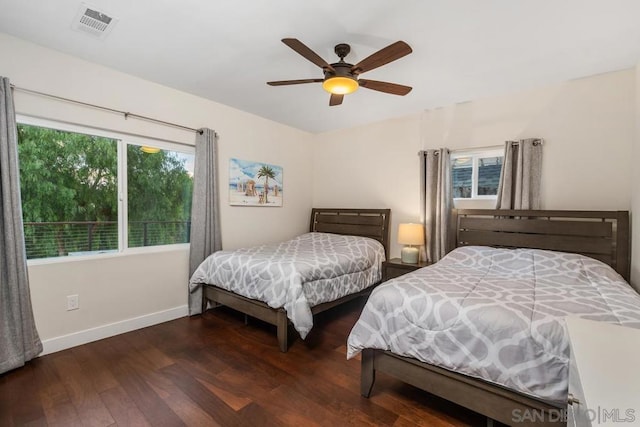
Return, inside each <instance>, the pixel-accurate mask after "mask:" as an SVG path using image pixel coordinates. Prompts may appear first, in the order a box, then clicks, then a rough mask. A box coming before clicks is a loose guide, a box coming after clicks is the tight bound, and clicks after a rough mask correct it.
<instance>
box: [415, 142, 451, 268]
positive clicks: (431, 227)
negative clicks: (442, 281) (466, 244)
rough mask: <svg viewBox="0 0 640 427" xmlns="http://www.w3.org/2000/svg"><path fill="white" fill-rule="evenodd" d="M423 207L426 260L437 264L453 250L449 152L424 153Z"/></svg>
mask: <svg viewBox="0 0 640 427" xmlns="http://www.w3.org/2000/svg"><path fill="white" fill-rule="evenodd" d="M420 195H421V201H420V208H421V216H422V218H423V222H424V231H425V242H426V244H425V252H424V254H423V255H424V256H425V257H426V260H428V261H431V262H436V261H438V260H440V259H441V258H442V257H443V256H445V255H446V254H447V252H448V251H449V250H450V249H451V240H450V239H451V234H450V226H451V208H452V204H453V201H452V198H451V159H450V158H449V150H448V149H446V148H441V149H439V150H426V151H421V152H420Z"/></svg>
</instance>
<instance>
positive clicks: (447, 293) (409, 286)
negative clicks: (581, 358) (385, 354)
mask: <svg viewBox="0 0 640 427" xmlns="http://www.w3.org/2000/svg"><path fill="white" fill-rule="evenodd" d="M568 315H572V316H579V317H582V318H585V319H592V320H598V321H604V322H610V323H617V324H621V325H626V326H630V327H635V328H640V295H638V294H637V293H636V292H635V291H634V290H633V289H632V288H631V287H630V286H629V285H628V284H627V283H626V282H625V281H624V280H623V279H622V277H620V276H619V275H618V274H617V273H616V272H615V271H614V270H613V269H612V268H610V267H609V266H608V265H606V264H604V263H601V262H600V261H597V260H594V259H591V258H587V257H585V256H582V255H576V254H569V253H561V252H551V251H543V250H535V249H513V250H510V249H496V248H489V247H480V246H475V247H474V246H469V247H461V248H458V249H456V250H454V251H452V252H451V253H449V254H448V255H447V256H446V257H444V258H443V259H442V260H441V261H440V262H438V263H437V264H435V265H433V266H430V267H426V268H423V269H420V270H417V271H414V272H412V273H410V274H406V275H404V276H402V277H399V278H396V279H394V280H391V281H389V282H386V283H384V284H382V285H380V286H378V288H377V289H375V290H374V291H373V293H372V294H371V296H370V297H369V300H368V302H367V304H366V306H365V308H364V310H363V312H362V314H361V316H360V319H359V320H358V322H357V323H356V325H355V326H354V328H353V330H352V331H351V334H350V335H349V338H348V344H347V345H348V353H347V357H348V358H351V357H354V356H355V355H356V354H357V353H359V352H360V351H361V350H363V349H365V348H376V349H382V350H390V351H391V352H393V353H395V354H398V355H401V356H407V357H413V358H415V359H418V360H421V361H423V362H427V363H430V364H434V365H437V366H440V367H443V368H446V369H449V370H452V371H456V372H460V373H463V374H466V375H469V376H472V377H476V378H482V379H484V380H487V381H490V382H493V383H496V384H500V385H503V386H506V387H509V388H511V389H515V390H517V391H520V392H522V393H526V394H529V395H533V396H537V397H540V398H543V399H547V400H551V401H558V402H560V401H562V402H564V403H566V396H567V380H568V378H567V377H568V359H569V340H568V336H567V333H566V326H565V322H564V317H565V316H568Z"/></svg>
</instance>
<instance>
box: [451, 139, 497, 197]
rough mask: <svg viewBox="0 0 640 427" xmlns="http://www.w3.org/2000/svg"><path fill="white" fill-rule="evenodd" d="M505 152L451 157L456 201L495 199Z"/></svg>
mask: <svg viewBox="0 0 640 427" xmlns="http://www.w3.org/2000/svg"><path fill="white" fill-rule="evenodd" d="M503 157H504V152H503V150H501V149H496V150H487V151H475V152H474V151H465V152H457V153H453V154H452V155H451V181H452V187H453V198H454V199H483V198H495V197H496V196H497V194H498V184H499V182H500V171H501V169H502V159H503Z"/></svg>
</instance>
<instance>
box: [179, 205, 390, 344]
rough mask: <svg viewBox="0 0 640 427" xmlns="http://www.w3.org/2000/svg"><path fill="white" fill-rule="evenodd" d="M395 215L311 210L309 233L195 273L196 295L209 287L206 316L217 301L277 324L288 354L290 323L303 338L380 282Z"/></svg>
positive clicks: (214, 259)
mask: <svg viewBox="0 0 640 427" xmlns="http://www.w3.org/2000/svg"><path fill="white" fill-rule="evenodd" d="M389 215H390V210H389V209H318V208H316V209H313V210H312V212H311V221H310V226H309V233H306V234H303V235H301V236H298V237H296V238H294V239H291V240H288V241H285V242H280V243H276V244H271V245H261V246H257V247H253V248H246V249H239V250H236V251H219V252H216V253H214V254H213V255H211V256H210V257H208V258H207V259H206V260H205V261H204V262H203V263H202V264H201V265H200V266H199V267H198V269H197V270H196V271H195V272H194V274H193V275H192V277H191V280H190V289H191V290H192V291H193V290H194V289H195V288H197V287H200V286H202V287H203V312H204V311H205V309H206V307H207V305H208V304H209V302H211V303H214V304H222V305H225V306H228V307H231V308H233V309H235V310H238V311H240V312H242V313H245V314H246V315H249V316H252V317H255V318H258V319H260V320H263V321H265V322H267V323H270V324H272V325H275V326H276V328H277V336H278V344H279V346H280V350H281V351H283V352H286V351H287V349H288V347H289V325H290V324H291V325H292V326H293V327H294V328H295V329H296V330H297V332H298V333H299V334H300V336H301V337H302V338H304V337H305V336H306V335H307V333H308V332H309V330H310V329H311V327H312V326H313V320H312V319H313V315H315V314H317V313H320V312H322V311H325V310H327V309H330V308H332V307H335V306H336V305H339V304H342V303H345V302H347V301H350V300H352V299H354V298H357V297H359V296H362V295H366V294H368V293H370V292H371V289H372V287H374V286H375V285H377V284H379V283H380V280H381V276H382V275H381V271H380V268H381V267H380V266H381V264H382V261H384V260H385V258H386V257H387V256H388V253H389Z"/></svg>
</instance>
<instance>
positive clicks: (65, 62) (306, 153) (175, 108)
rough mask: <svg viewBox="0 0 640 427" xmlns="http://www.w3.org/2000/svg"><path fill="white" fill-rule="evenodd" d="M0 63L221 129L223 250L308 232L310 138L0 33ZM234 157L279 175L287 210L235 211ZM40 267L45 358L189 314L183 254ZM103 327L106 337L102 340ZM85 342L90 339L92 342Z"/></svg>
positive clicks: (77, 115)
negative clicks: (76, 302) (70, 344)
mask: <svg viewBox="0 0 640 427" xmlns="http://www.w3.org/2000/svg"><path fill="white" fill-rule="evenodd" d="M0 56H1V57H2V58H4V59H3V61H2V63H1V64H0V75H3V76H6V77H9V78H10V79H11V82H12V83H13V84H15V85H16V86H18V87H24V88H28V89H33V90H38V91H43V92H47V93H51V94H55V95H59V96H63V97H67V98H72V99H76V100H82V101H86V102H90V103H94V104H99V105H104V106H108V107H111V108H115V109H119V110H123V111H130V112H132V113H136V114H141V115H145V116H149V117H154V118H158V119H162V120H167V121H170V122H175V123H179V124H183V125H186V126H189V127H193V128H199V127H209V128H212V129H215V130H216V131H217V132H218V134H219V135H220V138H219V169H220V170H219V178H220V182H221V195H222V200H221V202H222V203H221V219H222V239H223V246H224V247H225V248H237V247H240V246H246V245H253V244H256V243H263V242H269V241H278V240H282V239H286V238H290V237H292V236H294V235H296V234H299V233H301V232H304V231H306V230H307V227H308V221H309V214H310V209H311V201H312V197H311V189H312V176H311V174H310V173H309V171H310V170H312V167H313V163H312V152H313V149H312V143H311V142H312V136H311V135H310V134H308V133H306V132H302V131H299V130H296V129H293V128H290V127H287V126H284V125H281V124H278V123H275V122H272V121H269V120H266V119H262V118H259V117H257V116H253V115H250V114H247V113H244V112H241V111H238V110H235V109H232V108H229V107H226V106H223V105H221V104H217V103H214V102H211V101H208V100H205V99H203V98H199V97H197V96H193V95H190V94H187V93H184V92H179V91H176V90H173V89H170V88H167V87H164V86H161V85H158V84H155V83H152V82H149V81H145V80H142V79H139V78H136V77H134V76H131V75H127V74H123V73H120V72H117V71H115V70H112V69H108V68H105V67H102V66H99V65H96V64H93V63H89V62H86V61H83V60H80V59H78V58H74V57H71V56H68V55H65V54H62V53H59V52H56V51H53V50H50V49H45V48H42V47H39V46H36V45H34V44H31V43H27V42H25V41H22V40H19V39H16V38H13V37H10V36H8V35H5V34H2V33H0ZM15 103H16V110H17V112H18V113H19V114H26V115H32V116H37V117H44V118H48V119H55V120H62V121H66V122H71V123H78V124H83V125H88V126H94V127H97V128H104V129H111V130H117V131H120V132H128V133H131V134H136V135H144V136H151V137H156V138H161V139H167V140H171V141H176V142H181V143H185V144H191V145H193V143H194V139H195V136H194V134H193V133H192V132H185V131H181V130H177V129H172V128H168V127H165V126H159V125H156V124H152V123H148V122H144V121H139V120H135V119H129V120H124V119H123V118H122V117H121V116H120V115H116V114H111V113H105V112H101V111H98V110H94V109H89V108H86V107H78V106H75V105H72V104H65V103H60V102H59V101H51V100H48V99H46V98H42V97H38V96H34V95H28V94H25V93H22V92H19V91H16V92H15ZM230 157H237V158H240V159H246V160H255V161H263V162H268V163H271V164H276V165H279V166H282V167H283V169H284V187H285V188H284V190H285V196H284V206H283V207H282V208H259V207H231V206H229V205H228V203H227V188H228V164H229V158H230ZM32 264H33V263H32ZM35 264H36V265H30V267H29V275H30V283H31V294H32V299H33V308H34V314H35V318H36V324H37V327H38V330H39V332H40V335H41V338H42V339H43V340H44V341H45V349H47V345H49V349H57V348H59V346H57V344H56V343H57V341H56V338H57V337H61V336H64V335H68V334H72V335H73V334H78V333H79V332H83V331H84V332H86V330H88V329H91V328H98V329H99V331H98V332H96V333H94V334H93V336H96V337H97V336H99V335H100V333H102V332H105V333H106V332H108V331H107V329H109V327H105V325H109V324H112V323H116V324H117V325H118V326H117V327H118V328H121V329H122V328H123V327H126V321H127V320H128V319H132V318H140V317H142V318H145V316H146V317H148V318H149V319H151V321H153V320H154V319H155V320H157V319H162V318H170V317H175V316H178V315H184V314H185V313H186V302H187V290H186V283H187V280H188V277H187V276H188V271H187V269H188V250H187V249H186V248H182V249H178V250H172V251H165V252H153V253H145V254H136V255H126V256H123V255H118V256H105V257H97V258H94V259H91V260H84V261H72V262H63V263H60V262H57V263H44V264H41V263H37V262H36V263H35ZM70 294H78V295H79V296H80V309H79V310H77V311H71V312H67V311H66V296H67V295H70ZM163 316H164V317H163ZM123 321H124V322H125V325H123V324H122V322H123ZM133 323H136V322H133ZM133 323H132V324H133ZM136 324H137V325H142V324H144V320H142V321H140V319H138V320H137V323H136ZM100 328H102V329H105V328H106V329H105V330H104V331H103V330H102V329H100ZM112 329H113V328H112ZM116 329H117V328H116ZM79 335H82V334H79ZM89 335H91V334H89ZM82 336H88V335H87V334H86V333H85V334H84V335H82ZM67 338H68V337H67ZM67 341H69V340H67ZM67 341H65V342H67ZM71 341H72V340H71Z"/></svg>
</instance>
